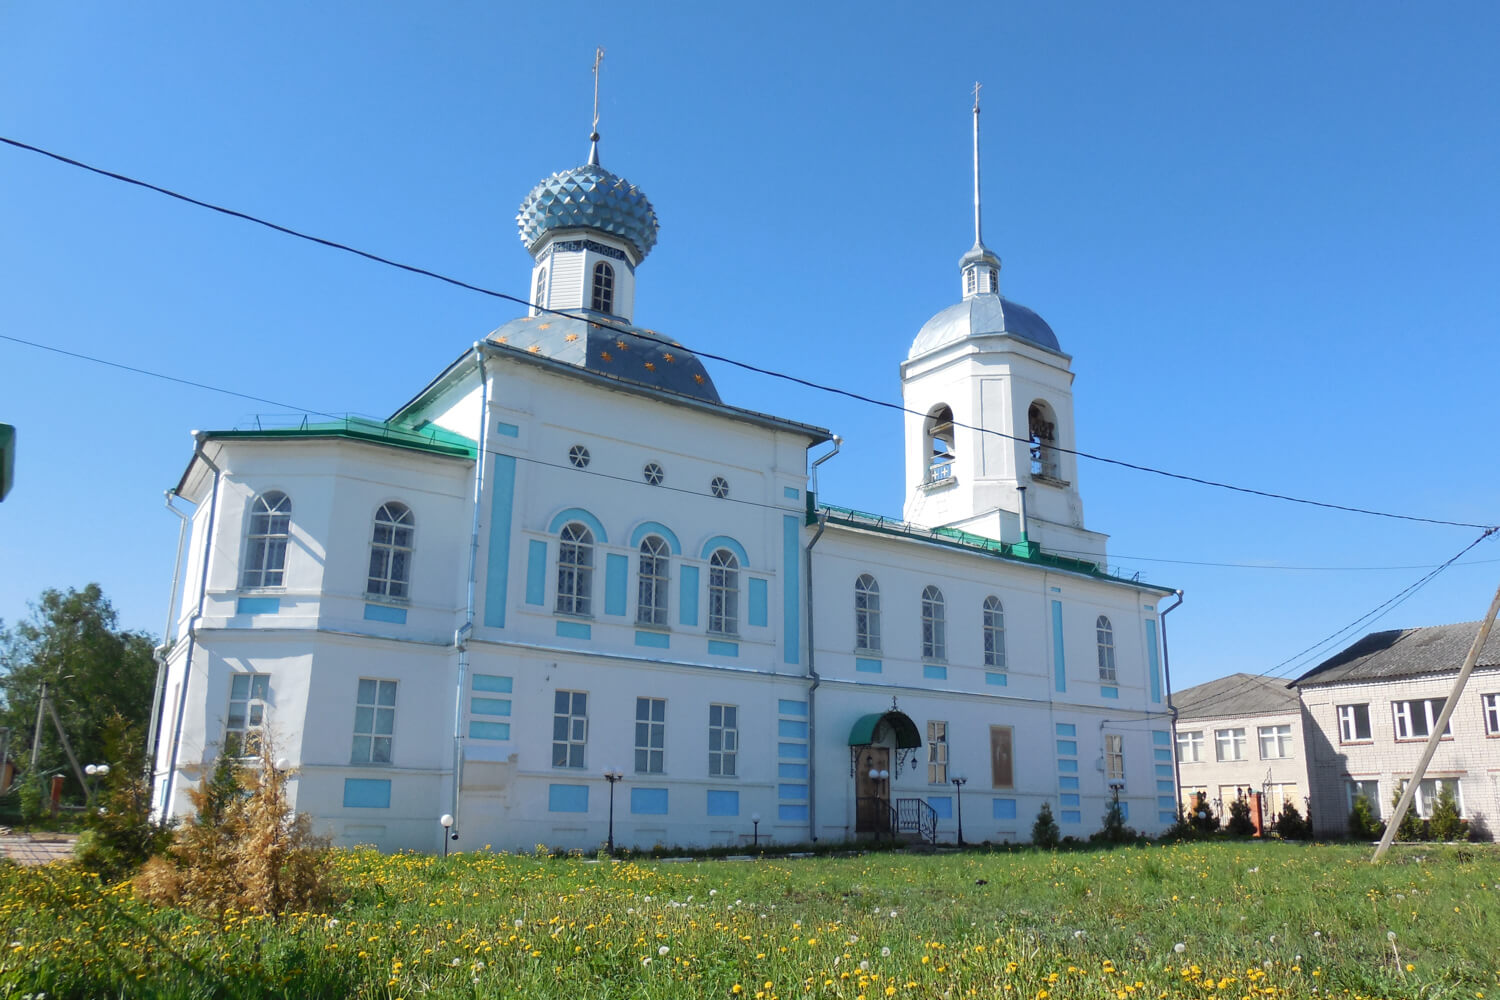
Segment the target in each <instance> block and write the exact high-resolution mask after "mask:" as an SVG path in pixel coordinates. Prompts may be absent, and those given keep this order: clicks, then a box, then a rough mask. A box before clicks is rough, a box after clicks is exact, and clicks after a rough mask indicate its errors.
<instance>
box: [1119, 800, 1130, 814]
mask: <svg viewBox="0 0 1500 1000" xmlns="http://www.w3.org/2000/svg"><path fill="white" fill-rule="evenodd" d="M1120 815H1121V816H1124V817H1125V818H1126V819H1129V818H1130V803H1129V802H1126V801H1125V800H1124V799H1121V800H1120Z"/></svg>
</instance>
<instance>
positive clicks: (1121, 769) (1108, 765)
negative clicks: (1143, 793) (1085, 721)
mask: <svg viewBox="0 0 1500 1000" xmlns="http://www.w3.org/2000/svg"><path fill="white" fill-rule="evenodd" d="M1104 777H1105V780H1107V781H1124V780H1125V737H1124V736H1121V735H1120V734H1119V733H1105V734H1104Z"/></svg>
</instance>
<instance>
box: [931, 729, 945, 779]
mask: <svg viewBox="0 0 1500 1000" xmlns="http://www.w3.org/2000/svg"><path fill="white" fill-rule="evenodd" d="M927 783H928V784H930V785H946V784H947V783H948V723H946V722H935V721H933V720H931V719H929V720H928V722H927Z"/></svg>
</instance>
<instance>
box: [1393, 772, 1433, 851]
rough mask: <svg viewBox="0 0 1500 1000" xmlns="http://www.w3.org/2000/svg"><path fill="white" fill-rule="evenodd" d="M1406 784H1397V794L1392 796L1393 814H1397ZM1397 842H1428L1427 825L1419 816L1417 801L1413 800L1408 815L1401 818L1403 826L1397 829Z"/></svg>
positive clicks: (1407, 811)
mask: <svg viewBox="0 0 1500 1000" xmlns="http://www.w3.org/2000/svg"><path fill="white" fill-rule="evenodd" d="M1404 788H1405V783H1404V782H1401V781H1398V782H1396V788H1395V794H1393V795H1392V796H1391V812H1392V813H1395V811H1396V804H1397V803H1398V802H1400V801H1401V792H1402V791H1403V790H1404ZM1396 839H1397V840H1426V839H1427V825H1426V824H1425V823H1423V822H1422V817H1420V816H1418V815H1417V800H1416V799H1412V803H1411V808H1409V809H1407V810H1406V815H1405V816H1402V817H1401V825H1400V826H1398V827H1396Z"/></svg>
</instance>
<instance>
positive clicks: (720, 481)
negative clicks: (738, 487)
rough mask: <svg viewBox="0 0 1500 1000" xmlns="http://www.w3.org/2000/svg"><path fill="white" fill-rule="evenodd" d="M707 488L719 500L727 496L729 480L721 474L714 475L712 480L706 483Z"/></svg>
mask: <svg viewBox="0 0 1500 1000" xmlns="http://www.w3.org/2000/svg"><path fill="white" fill-rule="evenodd" d="M708 488H709V489H710V490H712V491H713V494H714V496H716V497H718V498H719V499H721V500H722V499H724V498H725V497H727V496H729V480H727V479H725V478H724V477H723V476H714V481H713V482H711V483H709V484H708Z"/></svg>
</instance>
